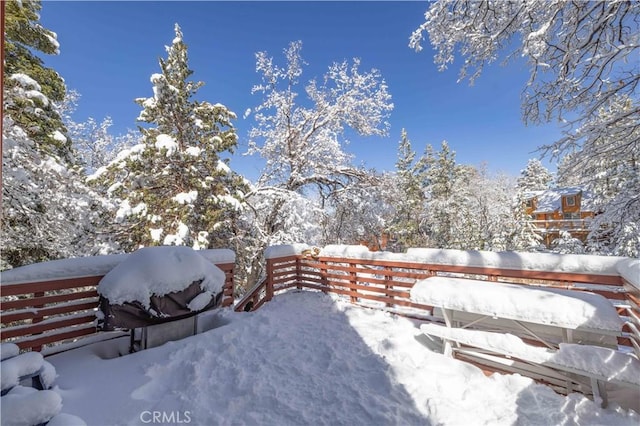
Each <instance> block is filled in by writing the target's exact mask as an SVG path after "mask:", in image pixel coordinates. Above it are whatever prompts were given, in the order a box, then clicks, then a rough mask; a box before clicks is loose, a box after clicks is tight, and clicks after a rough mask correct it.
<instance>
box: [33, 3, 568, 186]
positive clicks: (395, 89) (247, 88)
mask: <svg viewBox="0 0 640 426" xmlns="http://www.w3.org/2000/svg"><path fill="white" fill-rule="evenodd" d="M427 6H428V5H427V3H426V2H211V1H209V2H205V1H200V2H155V1H154V2H151V1H145V2H128V1H115V2H75V1H74V2H51V1H44V2H43V7H42V10H41V23H42V24H43V25H44V26H45V27H47V28H49V29H50V30H52V31H54V32H56V33H57V34H58V41H59V42H60V45H61V47H60V51H61V53H60V55H58V56H47V57H44V58H43V59H44V60H45V63H46V64H47V65H48V66H51V67H53V68H55V69H56V70H57V71H58V72H59V73H60V75H62V77H63V78H64V79H65V81H66V83H67V87H68V88H69V89H74V90H76V91H78V92H79V93H80V94H81V96H82V97H81V99H80V103H79V107H78V110H77V111H76V114H75V119H76V120H77V121H82V120H85V119H86V118H87V117H89V116H91V117H94V118H95V119H97V120H101V119H102V118H104V117H105V116H111V117H112V119H113V121H114V126H113V128H112V130H113V132H114V133H124V132H125V131H126V129H128V128H131V129H135V128H136V122H135V119H136V117H137V116H138V114H139V112H140V107H139V106H138V105H136V104H135V103H134V102H133V99H134V98H137V97H148V96H150V95H151V94H152V89H151V83H150V82H149V77H150V76H151V74H153V73H156V72H159V66H158V58H159V57H166V55H165V51H164V46H165V45H167V44H170V43H171V40H173V37H174V33H173V26H174V23H176V22H177V23H178V24H180V26H181V28H182V31H183V33H184V39H185V42H186V43H187V45H188V47H189V65H190V68H191V69H192V70H194V75H193V79H196V80H201V81H204V82H205V86H204V87H203V88H202V89H201V90H200V91H199V93H198V98H199V99H202V100H207V101H209V102H212V103H217V102H219V103H223V104H225V105H227V106H228V107H229V108H230V109H231V110H232V111H234V112H235V113H236V114H237V115H238V120H237V121H236V123H235V125H236V128H237V130H238V135H239V138H240V145H239V147H238V150H237V153H236V154H235V155H233V156H232V157H231V167H232V168H233V169H234V170H236V171H237V172H239V173H241V174H243V175H245V176H246V177H248V178H250V179H255V178H257V176H258V175H259V172H260V169H261V165H262V161H261V159H260V158H257V157H247V156H243V155H242V153H244V152H245V151H246V148H247V140H248V132H249V130H250V129H251V127H252V125H253V121H252V120H251V118H248V119H243V118H242V116H243V113H244V111H245V110H246V109H247V108H254V107H255V106H257V105H259V104H260V102H261V98H260V95H252V94H251V87H252V86H253V85H254V84H256V83H259V81H260V80H259V79H260V76H259V74H257V73H256V72H255V53H256V52H258V51H267V52H269V54H270V55H271V56H274V57H275V58H276V61H278V62H279V63H281V64H284V59H283V57H282V51H283V49H284V48H286V47H287V45H288V43H289V42H291V41H295V40H302V42H303V50H302V54H303V57H304V59H305V61H306V62H307V63H308V66H307V67H306V69H305V71H304V74H303V79H304V80H305V81H306V80H308V79H311V78H314V77H316V78H320V77H321V76H322V74H323V73H324V72H325V71H326V69H327V67H328V66H329V65H330V64H331V63H332V62H335V61H342V60H345V59H347V60H350V59H351V58H353V57H358V58H361V60H362V65H361V70H364V69H370V68H377V69H379V70H380V71H381V73H382V75H383V77H384V78H385V80H386V82H387V84H388V86H389V92H390V93H391V95H392V97H393V102H394V104H395V109H394V111H393V112H392V114H391V117H390V120H389V121H390V123H391V130H390V134H389V136H388V137H386V138H381V137H370V138H357V137H354V138H352V139H351V143H350V144H349V145H348V146H347V147H346V149H347V151H349V152H351V153H353V154H354V155H355V160H354V162H355V163H356V164H364V165H366V166H368V167H372V168H376V169H377V170H379V171H382V170H393V169H394V164H395V162H396V159H397V144H398V141H399V139H400V132H401V129H402V128H406V129H407V132H408V135H409V138H410V140H411V142H412V144H413V147H414V149H415V150H416V151H418V152H422V151H423V149H424V147H425V145H426V144H431V145H433V146H434V147H439V146H440V143H441V141H442V140H447V141H448V143H449V145H450V146H451V147H452V148H453V149H454V150H455V151H456V153H457V157H456V158H457V161H458V162H459V163H462V164H473V165H479V164H481V163H483V162H486V163H487V165H488V167H489V169H490V170H491V171H496V172H497V171H502V172H506V173H509V174H511V175H518V174H519V171H520V170H521V169H523V168H524V167H525V166H526V163H527V160H528V159H529V158H534V157H537V156H538V153H536V152H534V151H535V150H536V148H537V147H538V146H540V145H542V144H544V143H549V142H551V141H553V140H554V139H556V138H557V137H558V136H559V135H560V131H559V128H558V127H557V126H555V125H546V126H529V127H526V126H525V125H524V124H523V122H522V120H521V115H520V93H521V90H522V88H523V87H524V85H525V83H526V81H527V77H528V73H527V69H526V66H525V65H526V64H525V63H524V61H519V62H511V63H510V64H509V65H508V66H507V67H502V66H500V65H499V64H494V65H492V66H491V67H489V68H487V69H486V70H485V72H484V74H483V75H482V76H481V77H480V79H479V80H478V81H477V82H476V84H475V85H474V86H469V84H468V82H466V81H464V82H461V83H456V80H457V78H458V73H457V72H458V70H457V67H456V65H455V64H454V66H452V67H451V68H450V69H449V70H448V71H446V72H439V71H438V70H437V67H436V65H435V64H434V63H433V51H432V50H431V49H430V48H429V46H428V45H427V46H425V49H424V50H423V51H422V52H420V53H416V52H415V51H413V50H412V49H410V48H409V47H408V40H409V35H410V34H411V32H412V31H413V30H414V29H415V28H417V27H418V26H419V25H420V23H421V22H422V21H423V15H424V12H425V10H426V9H427ZM548 167H550V169H552V171H553V168H554V167H553V166H550V165H548Z"/></svg>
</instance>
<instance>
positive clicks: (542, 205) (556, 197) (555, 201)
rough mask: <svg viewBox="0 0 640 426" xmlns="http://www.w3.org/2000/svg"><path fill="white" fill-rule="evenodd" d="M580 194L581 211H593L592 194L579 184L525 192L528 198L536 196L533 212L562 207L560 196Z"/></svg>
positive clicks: (552, 210)
mask: <svg viewBox="0 0 640 426" xmlns="http://www.w3.org/2000/svg"><path fill="white" fill-rule="evenodd" d="M580 193H581V194H582V200H581V205H580V209H581V210H582V211H593V208H594V205H593V195H592V194H591V193H590V192H589V191H586V190H585V189H584V188H582V187H579V186H573V187H567V188H554V189H548V190H546V191H532V192H529V193H527V195H525V196H528V197H530V198H532V197H537V203H536V210H535V211H534V213H551V212H556V211H559V210H561V209H562V197H566V196H568V195H578V194H580Z"/></svg>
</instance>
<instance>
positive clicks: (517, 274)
mask: <svg viewBox="0 0 640 426" xmlns="http://www.w3.org/2000/svg"><path fill="white" fill-rule="evenodd" d="M318 260H319V261H320V263H322V262H328V263H331V264H332V263H347V264H366V265H371V266H382V267H385V266H386V267H391V268H401V269H415V270H424V271H442V272H456V273H462V274H474V275H487V276H496V277H513V278H524V279H541V280H550V281H568V282H571V281H577V282H584V283H593V284H606V285H618V286H621V285H622V278H621V277H620V276H617V275H596V274H577V273H566V272H548V271H531V270H517V269H498V268H486V267H474V266H464V265H438V264H428V263H418V262H400V261H388V260H368V259H366V260H365V259H345V258H334V257H320V258H318ZM305 263H306V262H305Z"/></svg>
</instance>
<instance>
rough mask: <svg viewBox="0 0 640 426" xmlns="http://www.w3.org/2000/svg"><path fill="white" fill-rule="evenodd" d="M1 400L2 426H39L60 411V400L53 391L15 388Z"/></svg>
mask: <svg viewBox="0 0 640 426" xmlns="http://www.w3.org/2000/svg"><path fill="white" fill-rule="evenodd" d="M1 400H2V426H24V425H39V424H43V423H46V422H47V421H48V420H50V419H51V418H52V417H54V416H55V415H57V414H58V413H59V412H60V410H61V409H62V398H61V397H60V395H58V394H57V393H56V392H54V391H49V390H43V391H37V390H35V389H33V388H26V387H23V386H17V387H16V388H14V389H12V390H11V392H9V393H8V394H7V395H5V396H3V397H2V398H1Z"/></svg>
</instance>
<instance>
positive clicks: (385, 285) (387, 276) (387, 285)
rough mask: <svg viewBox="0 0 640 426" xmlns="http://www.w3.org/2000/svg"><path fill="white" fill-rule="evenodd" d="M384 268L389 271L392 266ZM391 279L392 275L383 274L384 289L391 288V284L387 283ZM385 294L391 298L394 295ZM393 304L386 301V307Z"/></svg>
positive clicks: (392, 298)
mask: <svg viewBox="0 0 640 426" xmlns="http://www.w3.org/2000/svg"><path fill="white" fill-rule="evenodd" d="M384 270H385V271H391V270H392V268H391V266H385V267H384ZM392 279H393V277H392V276H391V275H385V276H384V281H385V284H384V289H385V290H389V289H391V290H393V285H389V283H390V282H391V280H392ZM385 296H386V297H388V298H389V299H391V300H394V296H393V295H389V294H385ZM393 305H394V303H392V302H388V303H387V307H389V308H390V307H392V306H393Z"/></svg>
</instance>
